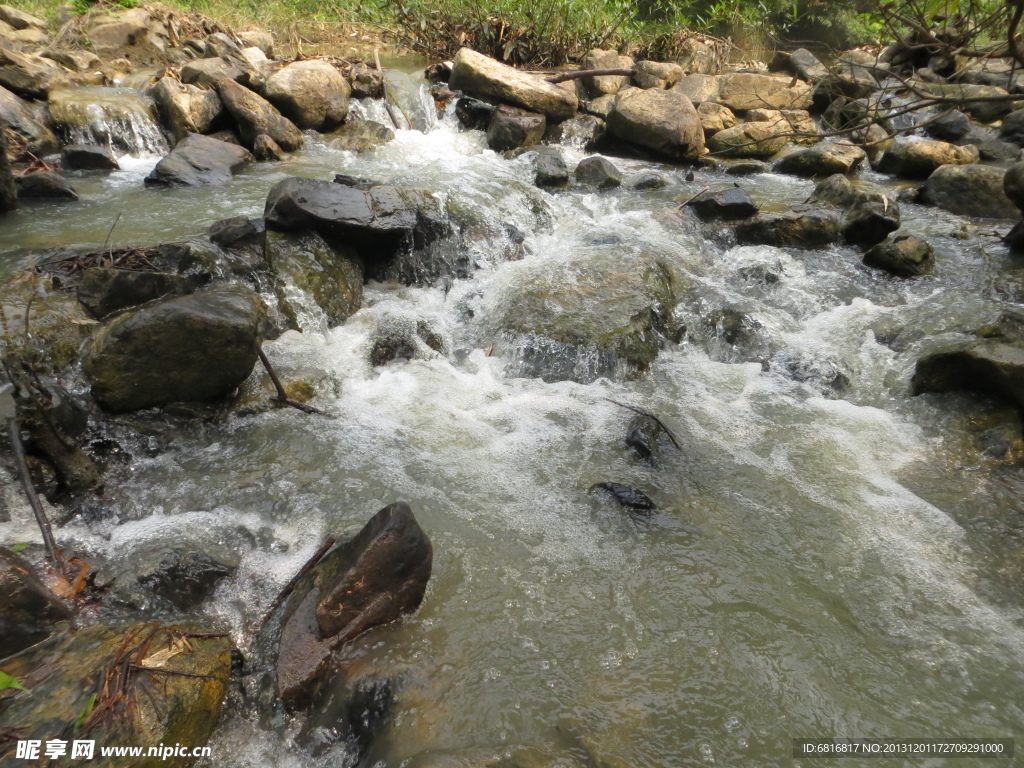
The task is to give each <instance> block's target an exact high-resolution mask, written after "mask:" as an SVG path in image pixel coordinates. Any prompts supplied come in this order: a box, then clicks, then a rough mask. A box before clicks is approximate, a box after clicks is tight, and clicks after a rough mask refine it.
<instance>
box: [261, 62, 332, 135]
mask: <svg viewBox="0 0 1024 768" xmlns="http://www.w3.org/2000/svg"><path fill="white" fill-rule="evenodd" d="M351 93H352V87H351V86H350V85H349V82H348V80H346V79H345V78H344V77H343V76H342V74H341V73H340V72H339V71H338V70H337V69H336V68H335V67H334V66H333V65H331V64H329V63H328V62H326V61H320V60H318V59H311V60H309V61H295V62H292V63H291V64H288V65H287V66H286V67H284V68H282V69H279V70H278V71H277V72H275V73H274V74H273V75H271V76H270V77H269V78H267V82H266V85H264V86H263V96H264V97H265V98H266V99H267V101H269V102H270V103H271V104H273V105H274V106H275V107H277V108H278V109H279V110H280V111H281V114H283V115H284V116H285V117H287V118H288V119H289V120H291V121H292V122H293V123H295V125H297V126H298V127H299V128H303V129H311V130H314V131H320V132H322V133H324V132H327V131H331V130H334V129H335V128H337V127H338V126H339V125H341V124H342V122H344V120H345V117H346V115H348V100H349V96H350V95H351Z"/></svg>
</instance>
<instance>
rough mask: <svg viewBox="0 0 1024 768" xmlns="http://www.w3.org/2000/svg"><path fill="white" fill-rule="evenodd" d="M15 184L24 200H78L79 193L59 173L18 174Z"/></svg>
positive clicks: (19, 196) (19, 195) (34, 172)
mask: <svg viewBox="0 0 1024 768" xmlns="http://www.w3.org/2000/svg"><path fill="white" fill-rule="evenodd" d="M14 184H15V186H16V187H17V189H18V198H19V199H22V200H27V199H34V200H77V199H78V193H77V192H75V190H74V188H73V187H72V186H71V185H70V184H68V182H67V181H66V180H65V179H64V177H63V176H61V175H60V174H59V173H54V172H53V171H33V172H32V173H26V174H22V175H21V176H16V177H15V179H14Z"/></svg>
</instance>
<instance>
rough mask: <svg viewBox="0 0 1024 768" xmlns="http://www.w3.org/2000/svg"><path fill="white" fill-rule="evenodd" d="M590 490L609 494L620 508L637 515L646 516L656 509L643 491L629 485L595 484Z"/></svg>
mask: <svg viewBox="0 0 1024 768" xmlns="http://www.w3.org/2000/svg"><path fill="white" fill-rule="evenodd" d="M590 490H592V491H593V490H601V491H606V492H608V493H610V494H611V495H612V496H613V497H614V498H615V500H616V501H617V502H619V504H620V505H621V506H623V507H626V508H627V509H629V511H630V512H635V513H636V514H638V515H644V516H647V515H650V514H652V513H653V512H654V511H655V510H656V509H657V507H656V506H655V504H654V502H653V501H651V500H650V498H648V497H647V495H646V494H644V492H643V491H641V490H639V489H638V488H634V487H633V486H631V485H622V484H620V483H596V484H595V485H592V486H590Z"/></svg>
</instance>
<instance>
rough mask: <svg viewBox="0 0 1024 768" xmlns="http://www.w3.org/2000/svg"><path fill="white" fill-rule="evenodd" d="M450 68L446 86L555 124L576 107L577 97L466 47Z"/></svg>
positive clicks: (570, 115)
mask: <svg viewBox="0 0 1024 768" xmlns="http://www.w3.org/2000/svg"><path fill="white" fill-rule="evenodd" d="M452 65H453V66H452V75H451V79H450V80H449V81H448V87H449V88H451V89H452V90H454V91H463V92H465V93H468V94H470V95H472V96H480V97H483V98H490V99H496V100H498V101H501V102H505V103H508V104H512V105H514V106H517V107H522V108H523V109H527V110H530V111H531V112H539V113H540V114H542V115H544V116H545V117H547V118H548V119H549V120H552V121H554V122H558V121H561V120H568V119H569V118H570V117H572V116H573V114H574V113H575V112H576V109H577V108H578V107H579V99H577V98H576V94H574V93H572V92H570V91H567V90H566V89H565V88H559V87H558V86H557V85H553V84H551V83H549V82H547V81H546V80H544V79H543V78H540V77H537V76H536V75H531V74H529V73H527V72H521V71H520V70H518V69H514V68H513V67H510V66H507V65H505V64H502V63H501V62H499V61H496V60H494V59H492V58H490V57H489V56H484V55H483V54H482V53H477V52H476V51H473V50H470V49H469V48H462V49H461V50H459V52H458V53H457V54H456V55H455V59H454V61H453V62H452Z"/></svg>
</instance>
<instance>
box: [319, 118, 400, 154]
mask: <svg viewBox="0 0 1024 768" xmlns="http://www.w3.org/2000/svg"><path fill="white" fill-rule="evenodd" d="M394 138H395V132H394V131H393V130H391V129H390V128H388V127H387V126H386V125H384V124H382V123H376V122H374V121H373V120H349V121H348V122H347V123H345V124H344V125H343V126H341V128H338V129H337V130H336V131H333V132H331V133H329V134H327V135H326V136H324V141H325V142H326V143H327V146H329V147H330V148H331V149H340V150H346V151H348V152H369V151H370V150H373V149H376V148H377V147H379V146H382V145H384V144H387V143H388V142H389V141H392V140H393V139H394Z"/></svg>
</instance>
